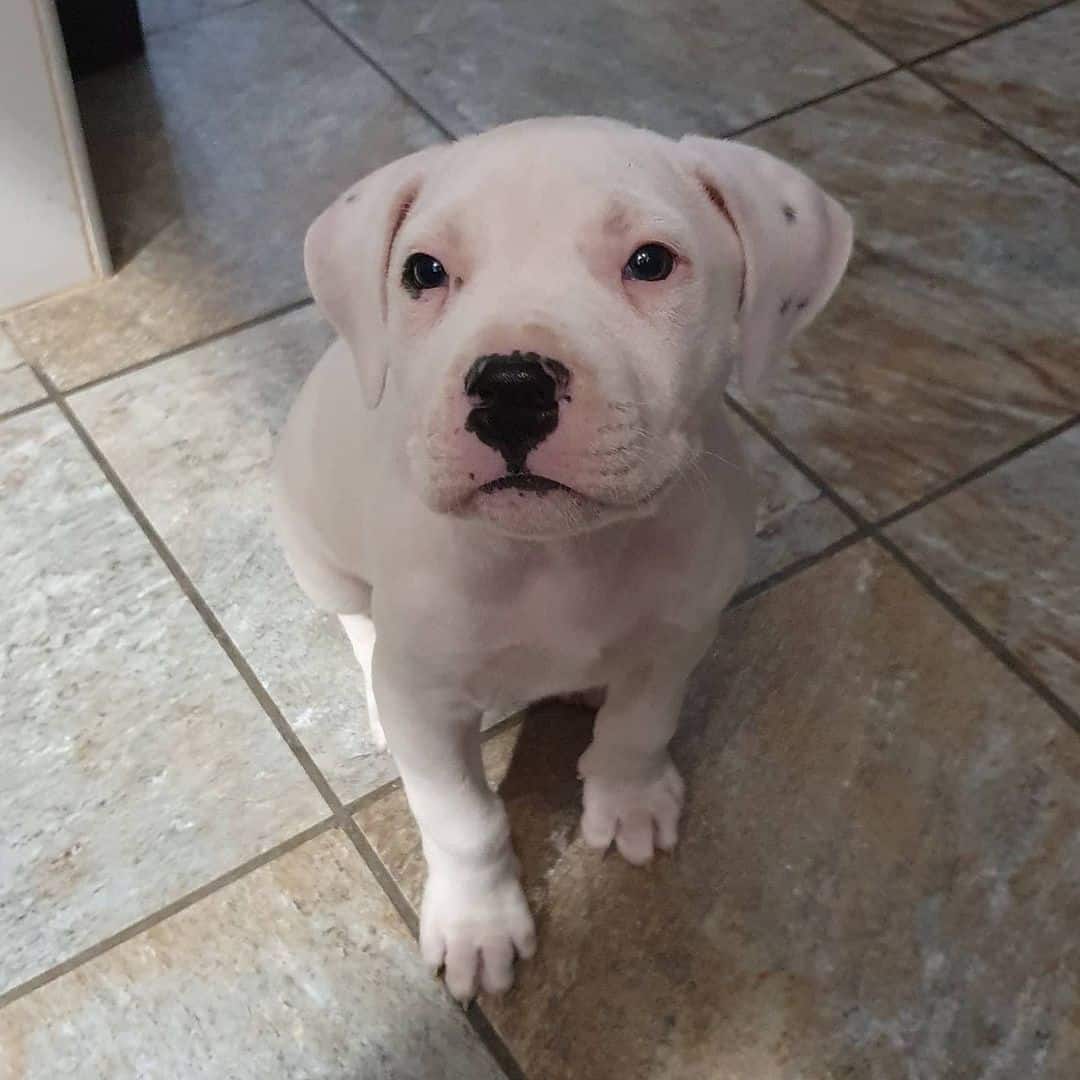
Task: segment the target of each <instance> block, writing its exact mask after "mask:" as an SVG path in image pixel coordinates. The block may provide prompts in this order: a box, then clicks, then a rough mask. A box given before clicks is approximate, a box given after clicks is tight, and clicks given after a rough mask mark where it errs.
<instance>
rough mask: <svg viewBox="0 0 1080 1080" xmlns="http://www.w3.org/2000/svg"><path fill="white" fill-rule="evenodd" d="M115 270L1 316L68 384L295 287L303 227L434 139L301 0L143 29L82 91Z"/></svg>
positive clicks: (268, 306) (261, 306) (300, 290)
mask: <svg viewBox="0 0 1080 1080" xmlns="http://www.w3.org/2000/svg"><path fill="white" fill-rule="evenodd" d="M79 104H80V108H81V111H82V117H83V123H84V126H85V129H86V136H87V142H88V144H89V148H90V153H91V157H92V164H93V167H94V175H95V180H96V182H97V190H98V195H99V197H100V199H101V203H102V212H103V214H104V217H105V221H106V227H107V230H108V233H109V240H110V245H111V247H112V248H113V254H114V259H115V262H116V265H117V268H118V273H117V274H116V275H115V276H114V277H113V278H111V279H110V280H109V281H107V282H105V283H104V284H102V285H100V286H98V287H95V288H92V289H89V290H86V291H83V292H80V293H78V294H75V295H72V296H68V297H65V298H62V299H58V300H55V301H50V302H47V303H44V304H39V305H37V306H36V307H32V308H28V309H26V310H24V311H22V312H19V313H17V314H15V315H12V316H10V317H8V318H7V319H6V320H5V321H6V325H7V330H8V332H9V333H10V334H11V335H12V337H13V339H14V340H15V342H16V344H17V345H18V347H19V348H20V349H21V351H22V352H23V354H24V355H25V356H26V357H27V358H28V359H30V360H33V361H37V362H39V363H40V364H41V365H42V366H43V367H44V369H45V370H46V371H47V372H48V373H49V374H50V375H51V376H52V377H53V378H54V379H55V380H56V382H57V383H58V384H60V385H61V386H62V387H71V386H75V385H78V384H81V383H83V382H85V381H88V380H90V379H93V378H96V377H98V376H101V375H104V374H107V373H108V372H112V371H116V370H118V369H120V368H123V367H126V366H128V365H130V364H132V363H134V362H136V361H140V360H144V359H146V358H147V357H150V356H155V355H157V354H159V353H162V352H165V351H167V350H170V349H174V348H177V347H180V346H183V345H185V344H187V343H189V342H192V341H195V340H198V339H200V338H203V337H205V336H207V335H209V334H212V333H215V332H217V331H220V330H223V329H225V328H227V327H231V326H235V325H236V324H238V323H241V322H244V321H245V320H247V319H250V318H252V317H254V316H257V315H259V314H262V313H264V312H266V311H270V310H272V309H274V308H276V307H280V306H282V305H284V304H287V303H290V302H292V301H295V300H298V299H300V298H302V297H304V296H306V295H307V285H306V283H305V281H304V271H303V260H302V254H301V249H302V244H303V238H304V232H305V230H306V229H307V227H308V225H309V224H310V223H311V221H312V220H313V219H314V218H315V216H316V215H317V214H318V213H319V211H321V210H322V209H323V207H324V206H326V205H327V204H328V203H329V202H330V201H331V199H332V198H334V196H336V195H337V194H339V193H340V192H341V191H342V190H343V189H344V188H345V187H346V186H347V185H348V184H350V183H352V182H353V181H355V180H356V179H357V178H358V177H359V176H361V175H362V174H363V173H364V172H366V171H368V170H370V169H372V168H374V167H376V166H378V165H381V164H383V163H384V162H387V161H390V160H391V159H393V158H396V157H398V156H400V155H402V154H405V153H408V152H409V151H410V150H414V149H417V148H419V147H421V146H424V145H426V144H428V143H430V142H432V141H434V140H436V139H437V138H439V135H438V133H437V132H436V131H435V130H434V129H433V128H432V127H431V126H430V125H429V124H428V123H427V122H426V121H425V120H424V119H423V118H422V117H421V116H420V115H419V114H418V113H417V112H416V111H415V110H414V109H412V108H411V107H410V106H409V105H408V104H407V103H406V102H405V101H404V99H402V98H401V97H400V96H399V95H398V94H397V92H396V91H394V90H393V89H392V88H391V87H390V86H389V85H388V84H387V83H386V81H385V80H384V79H383V78H382V77H381V76H380V75H378V74H377V73H376V72H374V71H373V70H372V69H370V68H368V67H366V66H365V65H364V64H363V63H362V62H361V61H360V60H359V59H358V58H357V56H356V54H355V53H354V52H353V51H352V50H351V49H350V48H349V47H348V46H347V45H346V44H345V43H344V42H342V41H341V39H340V38H339V37H338V36H337V35H336V34H334V33H333V32H332V31H331V30H329V29H327V27H326V26H324V25H323V23H322V22H321V21H320V20H319V19H318V18H317V17H316V16H315V15H313V14H312V13H311V12H310V11H309V10H307V9H306V8H305V7H304V5H303V4H300V3H294V2H292V0H264V2H262V3H258V4H252V5H250V6H246V7H242V8H236V9H234V10H231V11H228V12H224V13H222V14H219V15H216V16H214V17H213V18H207V19H200V20H197V21H195V22H190V23H187V24H185V25H183V26H181V27H179V28H178V29H176V30H170V31H167V32H163V33H160V34H154V35H152V36H151V37H150V39H149V41H148V43H147V55H146V60H145V62H139V63H133V64H129V65H125V66H122V67H118V68H114V69H111V70H109V71H106V72H103V73H101V74H99V75H96V76H94V77H92V78H90V79H87V80H86V81H84V82H83V83H82V84H81V85H80V87H79Z"/></svg>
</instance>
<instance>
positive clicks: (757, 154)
mask: <svg viewBox="0 0 1080 1080" xmlns="http://www.w3.org/2000/svg"><path fill="white" fill-rule="evenodd" d="M679 146H680V148H681V149H683V150H684V152H685V153H686V154H688V155H689V157H690V159H691V168H692V170H693V171H694V173H695V174H696V175H697V177H698V178H699V179H700V181H701V183H702V185H703V186H704V187H705V190H706V193H707V194H708V196H709V198H710V199H711V200H712V202H713V203H714V204H715V205H716V207H717V210H718V212H719V213H722V214H723V215H724V216H726V217H727V219H728V221H729V222H730V224H731V225H732V226H733V227H734V229H735V232H736V233H737V234H738V237H739V242H740V244H741V245H742V250H743V287H742V294H741V296H740V300H739V341H740V350H739V352H740V356H739V361H738V371H739V381H740V383H741V384H742V387H743V390H744V391H745V392H746V393H747V394H753V393H755V392H756V391H757V390H758V389H760V388H761V387H762V385H763V384H764V382H765V379H766V377H767V375H768V374H769V373H770V370H771V367H772V364H773V362H774V361H775V360H776V359H777V357H778V356H779V355H780V354H781V353H782V352H783V351H784V350H785V349H786V348H787V347H788V345H789V344H790V343H791V341H792V339H793V338H794V337H795V335H796V334H797V333H798V332H799V331H800V330H803V329H805V328H806V327H807V326H809V325H810V323H811V322H812V321H813V319H814V317H815V316H816V315H817V314H818V312H819V311H821V309H822V308H823V307H824V306H825V304H826V303H827V302H828V299H829V297H830V296H832V294H833V290H834V289H835V288H836V286H837V285H838V284H839V283H840V279H841V277H843V275H844V269H845V267H846V266H847V262H848V257H849V256H850V255H851V242H852V236H853V233H854V229H853V226H852V221H851V215H850V214H848V212H847V211H846V210H845V209H844V208H843V207H842V206H841V205H840V204H839V203H838V202H837V201H836V200H835V199H833V198H831V197H830V196H828V195H826V194H825V192H824V191H822V190H821V188H819V187H818V186H817V184H815V183H814V182H813V181H812V180H811V179H810V178H809V177H808V176H806V175H804V174H803V173H801V172H799V170H798V169H795V168H793V167H792V166H791V165H788V164H786V163H785V162H783V161H781V160H780V159H779V158H775V157H773V156H772V155H771V154H767V153H766V152H765V151H764V150H757V149H755V148H754V147H752V146H746V145H744V144H742V143H736V142H731V141H729V140H727V139H708V138H704V137H702V136H700V135H687V136H686V137H684V138H683V139H682V140H681V141H680V143H679Z"/></svg>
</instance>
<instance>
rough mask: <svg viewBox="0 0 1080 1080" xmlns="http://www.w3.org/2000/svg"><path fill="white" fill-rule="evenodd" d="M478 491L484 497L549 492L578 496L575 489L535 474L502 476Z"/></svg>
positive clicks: (543, 493)
mask: <svg viewBox="0 0 1080 1080" xmlns="http://www.w3.org/2000/svg"><path fill="white" fill-rule="evenodd" d="M478 490H479V491H480V492H481V494H484V495H489V494H492V493H493V492H496V491H533V492H536V493H537V494H539V495H546V494H547V493H548V492H549V491H568V492H570V493H571V494H574V495H576V494H577V492H576V491H574V489H573V488H568V487H567V486H566V485H565V484H560V483H559V482H558V481H557V480H549V479H548V477H546V476H537V475H536V474H535V473H514V474H512V475H508V476H500V477H499V478H498V479H496V480H491V481H489V482H488V483H486V484H483V485H482V486H481V487H480V488H479V489H478Z"/></svg>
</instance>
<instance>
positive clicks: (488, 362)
mask: <svg viewBox="0 0 1080 1080" xmlns="http://www.w3.org/2000/svg"><path fill="white" fill-rule="evenodd" d="M569 377H570V373H569V372H568V371H567V370H566V368H565V367H564V366H563V365H562V364H560V363H559V362H558V361H557V360H549V359H547V358H546V357H541V356H538V355H537V354H536V353H519V352H515V353H511V354H510V355H509V356H502V355H492V356H481V357H480V359H479V360H477V361H476V363H474V364H473V366H472V367H471V368H469V373H468V374H467V375H466V376H465V393H466V394H468V395H469V397H470V399H471V400H472V403H473V408H472V410H471V411H470V412H469V417H468V419H467V420H466V421H465V430H466V431H471V432H472V433H473V434H474V435H475V436H476V437H477V438H478V439H479V440H480V441H481V442H482V443H484V445H485V446H490V447H491V448H492V449H493V450H497V451H498V452H499V453H500V454H502V456H503V457H504V458H505V459H506V468H507V470H508V471H509V472H511V473H519V472H523V471H524V469H525V459H526V458H527V457H528V456H529V454H530V453H531V452H532V451H533V450H534V449H535V448H536V447H537V446H539V445H540V443H542V442H543V441H544V440H545V439H546V438H547V437H548V436H549V435H550V434H551V433H552V432H553V431H554V430H555V428H556V427H557V426H558V423H559V395H560V393H561V391H562V390H563V388H564V387H565V386H566V384H567V382H568V381H569Z"/></svg>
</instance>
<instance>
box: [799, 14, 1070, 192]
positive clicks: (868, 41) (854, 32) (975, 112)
mask: <svg viewBox="0 0 1080 1080" xmlns="http://www.w3.org/2000/svg"><path fill="white" fill-rule="evenodd" d="M803 2H804V3H805V4H806V5H807V6H808V7H810V8H813V10H814V11H816V12H818V13H819V14H821V15H824V16H826V17H827V18H829V19H831V20H832V21H833V22H834V23H835V24H836V25H837V26H839V27H840V28H841V29H842V30H845V31H846V32H847V33H848V34H850V35H851V36H852V37H854V38H856V39H857V40H858V41H860V42H862V44H864V45H868V46H870V47H871V48H874V49H876V50H877V51H878V52H880V53H881V54H882V55H884V56H885V57H887V58H888V59H889V60H891V61H892V62H893V63H894V64H896V65H897V69H898V70H901V71H906V72H907V73H908V74H909V75H911V76H913V77H914V78H916V79H918V80H919V81H920V82H922V83H923V84H925V85H926V86H929V87H930V88H931V89H933V90H936V91H937V92H938V93H939V94H941V95H942V97H945V98H948V100H949V101H951V102H953V104H955V105H959V106H960V107H961V108H963V109H964V110H965V111H967V112H969V113H970V114H971V115H972V116H975V117H977V118H978V119H979V120H981V121H982V122H983V123H984V124H986V125H987V126H988V127H990V128H991V129H993V130H994V131H996V132H997V133H998V134H999V135H1000V136H1002V138H1004V139H1006V140H1008V141H1009V142H1010V143H1012V144H1013V145H1014V146H1016V147H1018V148H1019V149H1021V150H1023V151H1024V152H1025V153H1026V154H1027V155H1028V156H1029V157H1032V158H1034V159H1035V160H1036V161H1039V162H1040V163H1041V164H1043V165H1045V166H1046V167H1047V168H1049V169H1052V170H1053V171H1054V172H1055V173H1057V175H1058V176H1060V177H1062V179H1064V180H1067V181H1068V182H1069V183H1071V184H1074V185H1077V186H1080V178H1078V177H1076V176H1073V174H1072V173H1070V172H1069V171H1068V170H1067V169H1065V168H1063V167H1062V166H1061V165H1058V163H1057V162H1056V161H1053V160H1052V159H1051V158H1048V157H1047V156H1046V155H1045V154H1043V153H1042V152H1041V151H1039V150H1036V149H1035V147H1033V146H1031V145H1029V144H1028V143H1027V142H1025V141H1024V140H1023V139H1022V138H1020V136H1018V135H1014V134H1013V133H1012V132H1011V131H1010V130H1009V129H1008V128H1006V127H1004V126H1003V125H1001V124H999V123H998V122H997V121H996V120H993V119H991V118H990V117H989V116H987V115H986V114H985V113H984V112H983V111H982V110H981V109H979V108H978V107H977V106H976V105H973V104H972V103H971V102H970V101H968V100H967V99H966V98H963V97H961V96H960V95H959V94H957V93H955V92H954V91H952V90H950V89H948V88H947V87H945V86H942V85H941V84H940V83H939V82H938V81H937V80H936V79H934V78H933V77H931V76H930V75H927V74H926V72H925V71H922V70H921V68H920V65H921V64H922V63H923V62H924V61H926V60H929V59H931V56H930V55H929V54H927V55H925V56H920V57H917V58H916V59H913V60H906V61H905V60H901V59H900V58H899V57H897V56H895V55H894V54H893V53H892V52H891V51H890V50H889V49H888V48H886V47H885V46H884V45H879V44H878V43H877V42H875V41H874V40H873V39H872V38H870V37H869V36H868V35H867V34H865V33H864V32H863V31H862V30H860V29H859V28H858V27H857V26H855V25H854V24H853V23H851V22H849V21H848V20H847V19H845V18H843V16H840V15H837V14H836V13H835V12H833V11H830V10H829V9H828V8H827V7H825V6H824V4H822V3H821V0H803ZM1065 2H1066V3H1069V2H1072V0H1065ZM1057 6H1063V5H1057ZM1052 10H1054V6H1051V7H1047V8H1044V9H1042V10H1040V11H1036V12H1031V13H1029V16H1028V17H1030V18H1038V17H1039V16H1040V15H1045V14H1047V12H1049V11H1052ZM1022 21H1025V20H1024V19H1023V18H1021V19H1017V20H1014V22H1013V23H1011V24H1009V25H1015V24H1016V23H1017V22H1022ZM1008 28H1009V27H1008V26H1006V25H1001V26H998V27H996V28H995V31H994V32H996V31H1004V30H1007V29H1008ZM989 33H990V32H989V31H988V32H987V33H986V34H983V35H981V36H983V37H987V36H989ZM979 36H980V35H975V36H974V37H971V38H966V39H965V40H964V41H959V42H956V44H955V45H951V46H949V47H948V48H944V49H941V50H939V51H938V52H936V53H934V54H933V58H937V57H940V56H943V55H945V54H946V53H948V52H951V51H952V50H953V49H954V48H960V47H961V46H963V45H965V44H967V43H968V42H969V41H974V40H976V39H977V38H978V37H979Z"/></svg>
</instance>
